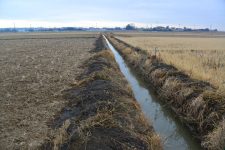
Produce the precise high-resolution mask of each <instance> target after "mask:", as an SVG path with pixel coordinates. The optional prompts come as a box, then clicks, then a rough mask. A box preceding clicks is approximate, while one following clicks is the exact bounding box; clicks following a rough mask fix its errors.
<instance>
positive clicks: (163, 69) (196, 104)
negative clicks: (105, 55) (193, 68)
mask: <svg viewBox="0 0 225 150" xmlns="http://www.w3.org/2000/svg"><path fill="white" fill-rule="evenodd" d="M107 38H108V39H109V41H110V42H111V43H112V44H113V46H114V47H115V48H116V49H117V50H118V51H119V52H120V54H121V55H122V56H123V57H124V59H125V60H126V61H127V62H128V63H129V64H130V65H131V66H132V67H133V68H134V69H136V70H137V71H138V72H139V73H140V75H141V76H142V77H143V78H144V79H145V80H146V81H147V82H148V83H149V85H152V87H153V88H154V89H155V90H156V91H157V93H158V94H159V95H160V96H161V98H162V100H163V101H164V102H165V103H166V104H168V105H169V106H170V108H171V109H172V110H173V111H174V112H175V113H176V115H177V117H179V118H180V120H181V121H182V122H183V123H184V124H185V125H186V126H187V127H188V128H189V129H190V131H191V132H192V133H193V135H194V136H195V137H196V138H197V139H199V140H200V141H201V145H202V147H203V148H205V149H220V150H223V149H224V147H225V121H224V117H225V96H224V95H223V94H220V93H218V92H217V91H216V89H215V88H213V87H212V86H211V85H210V84H209V83H206V82H203V81H199V80H194V79H191V78H190V77H189V76H187V75H185V74H184V73H182V72H180V71H178V70H177V69H176V68H175V67H173V66H171V65H167V64H165V63H163V62H162V61H161V60H160V59H158V58H156V57H155V56H149V55H148V54H147V53H145V51H143V50H141V49H139V48H135V47H132V46H130V45H128V44H127V43H125V42H123V41H121V40H119V39H116V38H114V37H113V36H110V35H109V36H107Z"/></svg>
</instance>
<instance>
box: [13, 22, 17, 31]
mask: <svg viewBox="0 0 225 150" xmlns="http://www.w3.org/2000/svg"><path fill="white" fill-rule="evenodd" d="M13 31H14V32H16V24H15V22H13Z"/></svg>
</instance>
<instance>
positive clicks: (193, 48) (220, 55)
mask: <svg viewBox="0 0 225 150" xmlns="http://www.w3.org/2000/svg"><path fill="white" fill-rule="evenodd" d="M171 34H172V33H171ZM202 34H203V35H202V36H201V34H200V33H198V34H197V35H195V34H193V35H191V34H188V35H169V33H167V34H154V35H151V34H149V35H146V34H141V35H138V36H137V35H134V34H130V35H129V34H126V36H128V35H129V37H126V36H124V35H121V36H119V37H118V38H119V39H121V40H123V41H125V42H127V43H128V44H131V45H132V46H135V47H140V48H142V49H144V50H146V51H148V53H150V54H153V53H154V51H153V50H154V49H155V47H157V48H158V50H159V52H158V55H159V57H160V58H161V59H162V60H163V61H164V62H165V63H167V64H171V65H173V66H175V67H176V68H178V69H179V70H181V71H184V72H185V73H186V74H188V75H190V76H191V77H192V78H195V79H200V80H204V81H208V82H210V83H212V84H213V85H214V86H216V87H219V88H220V89H221V90H224V89H225V59H224V58H225V38H224V36H222V35H223V34H221V33H220V34H219V35H216V34H215V33H214V34H213V35H212V36H211V35H209V34H208V35H207V34H206V33H202Z"/></svg>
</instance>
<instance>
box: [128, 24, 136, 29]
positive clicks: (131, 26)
mask: <svg viewBox="0 0 225 150" xmlns="http://www.w3.org/2000/svg"><path fill="white" fill-rule="evenodd" d="M126 30H135V25H134V24H132V23H130V24H128V25H127V26H126Z"/></svg>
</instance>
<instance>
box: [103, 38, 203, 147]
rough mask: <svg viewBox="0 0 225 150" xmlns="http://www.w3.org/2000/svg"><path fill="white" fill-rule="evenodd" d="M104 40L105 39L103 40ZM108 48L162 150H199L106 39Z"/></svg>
mask: <svg viewBox="0 0 225 150" xmlns="http://www.w3.org/2000/svg"><path fill="white" fill-rule="evenodd" d="M105 39H106V38H105ZM106 42H107V44H108V47H109V48H110V49H111V50H112V52H113V54H114V56H115V59H116V62H117V63H118V65H119V68H120V70H121V72H122V73H123V74H124V76H125V77H126V79H127V81H128V82H129V84H130V85H131V87H132V91H133V93H134V96H135V98H136V100H137V101H138V102H139V104H140V105H141V108H142V110H143V112H144V114H145V116H146V117H147V118H148V119H149V120H151V123H152V125H153V127H154V129H155V130H156V132H157V133H158V134H160V136H161V137H162V140H163V141H164V142H163V144H164V149H166V150H189V149H190V150H199V149H201V148H200V144H198V143H197V142H196V141H195V140H194V139H193V138H192V136H191V134H190V133H189V132H188V130H187V129H186V128H185V127H184V126H183V125H182V124H181V123H180V122H179V121H178V120H177V119H175V118H174V116H173V114H171V112H170V111H169V110H168V109H167V108H166V107H164V106H163V105H162V104H161V103H160V101H159V100H157V97H156V96H155V94H154V93H153V92H152V91H150V90H148V89H149V88H148V87H147V86H146V84H145V83H144V82H143V81H142V80H141V79H140V78H138V76H137V75H136V74H135V72H134V71H132V70H131V69H130V68H129V67H128V66H127V65H126V63H125V61H124V60H123V58H122V57H121V56H120V54H119V53H118V52H117V51H116V50H115V49H114V47H113V46H112V45H111V44H110V43H109V41H108V40H107V39H106Z"/></svg>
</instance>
